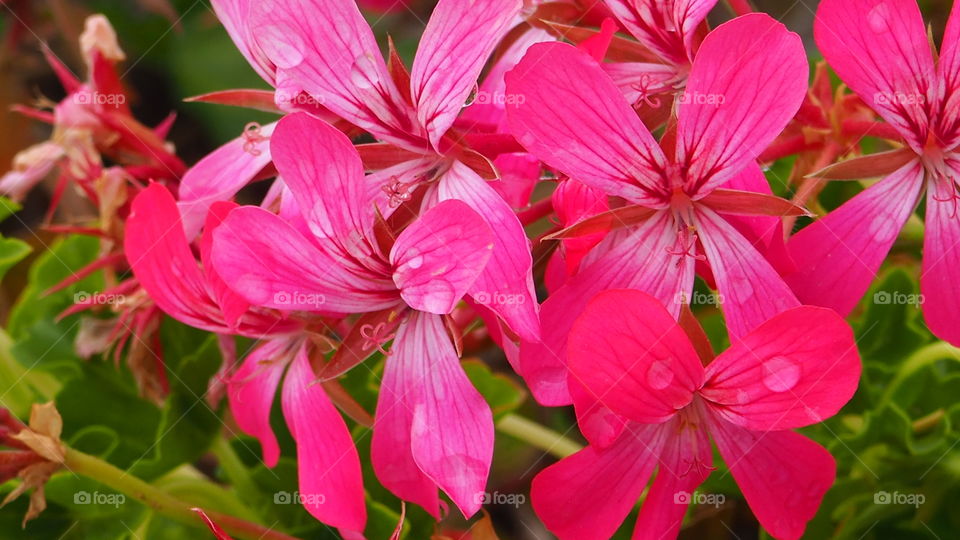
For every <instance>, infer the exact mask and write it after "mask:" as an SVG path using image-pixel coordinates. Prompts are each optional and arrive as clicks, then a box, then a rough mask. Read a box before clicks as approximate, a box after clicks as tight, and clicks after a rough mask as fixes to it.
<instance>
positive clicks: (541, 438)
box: [497, 414, 583, 458]
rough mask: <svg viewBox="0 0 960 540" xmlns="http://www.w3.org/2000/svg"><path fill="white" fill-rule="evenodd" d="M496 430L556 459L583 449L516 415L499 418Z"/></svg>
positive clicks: (550, 430)
mask: <svg viewBox="0 0 960 540" xmlns="http://www.w3.org/2000/svg"><path fill="white" fill-rule="evenodd" d="M497 429H499V430H500V431H502V432H503V433H506V434H507V435H511V436H513V437H515V438H517V439H520V440H521V441H524V442H527V443H529V444H530V445H532V446H535V447H537V448H540V449H541V450H544V451H546V452H548V453H550V454H552V455H554V456H556V457H558V458H565V457H567V456H569V455H571V454H574V453H576V452H579V451H580V450H581V449H582V448H583V446H581V445H580V444H578V443H577V442H575V441H571V440H570V439H568V438H566V437H564V436H563V435H561V434H560V433H557V432H556V431H554V430H552V429H549V428H546V427H543V426H541V425H540V424H538V423H536V422H534V421H532V420H528V419H526V418H524V417H522V416H518V415H516V414H508V415H506V416H504V417H503V418H501V419H500V421H499V422H497Z"/></svg>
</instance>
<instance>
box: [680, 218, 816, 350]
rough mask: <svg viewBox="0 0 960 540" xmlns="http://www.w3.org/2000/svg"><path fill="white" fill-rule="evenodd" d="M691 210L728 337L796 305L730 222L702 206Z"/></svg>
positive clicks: (742, 334) (743, 332) (737, 334)
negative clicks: (715, 284)
mask: <svg viewBox="0 0 960 540" xmlns="http://www.w3.org/2000/svg"><path fill="white" fill-rule="evenodd" d="M695 212H696V217H695V219H696V222H697V228H698V229H699V232H700V241H701V243H702V244H703V248H704V250H705V251H706V254H707V260H708V261H709V262H710V268H711V270H712V271H713V275H714V278H715V279H716V281H717V289H718V290H719V293H720V295H721V304H722V307H723V316H724V318H725V319H726V321H727V328H728V331H729V332H730V336H731V337H732V338H737V337H740V336H744V335H746V334H747V333H749V332H750V331H751V330H753V329H754V328H756V327H757V326H758V325H759V324H761V323H763V322H764V321H766V320H767V319H769V318H770V317H773V316H774V315H776V314H777V313H780V312H781V311H783V310H785V309H789V308H792V307H795V306H798V305H800V303H799V302H798V301H797V299H796V297H795V296H794V295H793V292H792V291H791V290H790V288H789V287H787V284H786V283H784V282H783V279H782V278H781V277H780V275H779V274H777V272H776V271H775V270H774V269H773V267H771V266H770V263H769V262H767V260H766V259H764V258H763V256H762V255H760V253H758V252H757V250H756V248H754V247H753V245H751V244H750V243H749V242H747V240H746V239H745V238H744V237H743V235H741V234H740V233H739V232H738V231H737V230H736V229H735V228H734V227H733V226H732V225H731V224H730V223H728V222H727V221H726V220H725V219H724V218H722V217H721V216H720V215H719V214H717V213H716V212H714V211H713V210H710V209H709V208H706V207H704V206H700V205H698V206H697V207H696V210H695Z"/></svg>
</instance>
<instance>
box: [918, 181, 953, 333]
mask: <svg viewBox="0 0 960 540" xmlns="http://www.w3.org/2000/svg"><path fill="white" fill-rule="evenodd" d="M957 170H960V167H956V166H955V167H954V168H953V169H952V171H957ZM952 174H956V172H953V173H952ZM955 179H956V176H954V177H953V178H950V179H938V180H936V181H933V182H930V183H929V184H928V185H929V186H930V187H929V188H928V191H927V215H926V220H925V223H926V227H927V228H926V232H925V233H924V237H923V273H922V274H921V275H920V290H921V292H922V293H923V317H924V319H925V321H926V323H927V326H928V327H929V328H930V331H931V332H933V333H934V335H936V336H937V337H939V338H940V339H943V340H946V341H949V342H950V343H952V344H954V345H960V306H958V305H957V302H958V299H960V219H958V218H957V204H958V201H957V200H956V199H954V198H953V197H956V195H957V186H956V185H953V186H951V185H949V184H947V182H955V181H956V180H955Z"/></svg>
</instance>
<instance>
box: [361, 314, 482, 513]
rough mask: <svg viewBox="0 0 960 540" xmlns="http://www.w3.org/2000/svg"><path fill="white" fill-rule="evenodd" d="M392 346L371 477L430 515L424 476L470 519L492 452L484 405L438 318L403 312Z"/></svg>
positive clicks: (433, 510) (376, 427)
mask: <svg viewBox="0 0 960 540" xmlns="http://www.w3.org/2000/svg"><path fill="white" fill-rule="evenodd" d="M394 343H395V346H394V348H393V355H391V356H390V357H389V358H388V359H387V363H386V370H385V372H384V380H383V386H382V387H381V397H380V401H379V403H378V404H377V420H376V423H375V425H374V435H373V449H372V452H373V454H372V458H373V463H374V468H375V469H376V470H377V476H378V477H379V478H380V480H381V482H383V484H384V485H385V486H386V487H387V488H389V489H390V490H391V491H393V492H394V493H395V494H396V495H397V496H398V497H400V498H403V499H407V500H411V501H413V502H416V503H417V504H420V505H421V506H424V508H426V509H427V510H428V511H430V512H431V513H433V514H434V515H436V497H435V494H431V493H430V491H431V489H430V488H429V487H428V486H429V484H428V483H427V482H425V477H424V476H423V475H426V478H429V479H430V480H432V482H433V483H434V484H436V485H437V486H439V487H440V489H442V490H443V491H444V492H445V493H446V494H447V495H448V496H450V498H451V499H452V500H453V502H454V504H456V505H457V507H458V508H460V511H461V512H462V513H463V515H464V516H466V517H470V516H472V515H473V514H474V513H476V512H477V510H479V509H480V506H481V503H482V493H483V488H484V486H485V485H486V481H487V474H488V473H489V471H490V460H491V459H492V457H493V415H492V414H491V412H490V408H489V406H488V405H487V403H486V401H484V399H483V397H482V396H481V395H480V393H479V392H477V390H476V389H475V388H474V387H473V385H472V384H471V383H470V380H469V379H468V378H467V376H466V373H464V371H463V368H461V367H460V362H459V359H458V358H457V354H456V351H455V350H454V348H453V344H452V343H451V342H450V338H449V337H448V335H447V331H446V329H445V328H444V325H443V320H442V319H441V318H440V317H438V316H435V315H430V314H425V313H416V312H414V313H411V315H410V318H409V319H408V320H407V321H406V322H405V323H404V324H403V325H401V327H400V329H399V330H398V332H397V337H396V339H395V340H394ZM384 388H386V389H387V392H386V393H385V392H384ZM394 409H400V410H394ZM391 424H393V425H391ZM408 448H409V449H410V454H407V449H408ZM414 464H415V468H412V467H411V465H414ZM421 472H422V474H421Z"/></svg>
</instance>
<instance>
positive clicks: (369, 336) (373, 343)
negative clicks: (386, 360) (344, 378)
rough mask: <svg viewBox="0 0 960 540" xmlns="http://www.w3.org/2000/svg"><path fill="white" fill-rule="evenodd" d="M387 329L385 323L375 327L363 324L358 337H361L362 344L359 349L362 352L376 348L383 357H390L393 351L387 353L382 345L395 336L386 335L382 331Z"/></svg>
mask: <svg viewBox="0 0 960 540" xmlns="http://www.w3.org/2000/svg"><path fill="white" fill-rule="evenodd" d="M386 327H387V323H385V322H381V323H377V325H376V326H374V325H372V324H364V325H362V326H360V335H361V336H363V338H364V342H363V345H361V348H362V349H363V350H364V351H369V350H370V349H372V348H373V347H376V348H377V350H378V351H380V352H381V353H382V354H383V355H384V356H390V354H391V353H392V352H393V351H387V350H385V349H384V348H383V344H384V343H386V342H388V341H390V340H391V339H393V336H394V335H395V334H386V335H385V332H384V330H385V329H386Z"/></svg>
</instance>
